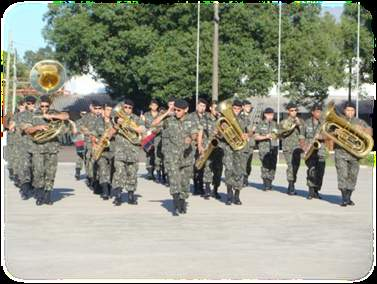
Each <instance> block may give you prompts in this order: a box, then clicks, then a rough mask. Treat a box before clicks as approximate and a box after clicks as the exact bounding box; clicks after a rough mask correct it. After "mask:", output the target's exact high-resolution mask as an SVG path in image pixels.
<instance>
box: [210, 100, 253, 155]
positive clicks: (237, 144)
mask: <svg viewBox="0 0 377 284" xmlns="http://www.w3.org/2000/svg"><path fill="white" fill-rule="evenodd" d="M218 107H219V112H220V113H221V114H222V117H220V118H219V119H218V120H217V122H216V128H217V130H218V132H219V133H220V134H222V136H223V137H224V139H225V140H226V142H228V144H229V145H230V147H232V149H233V150H235V151H237V150H240V149H242V148H244V147H245V146H246V144H247V140H246V139H244V138H243V131H242V129H241V127H240V125H239V123H238V121H237V119H236V117H235V116H234V113H233V110H232V104H231V102H230V101H229V100H225V101H222V102H221V103H220V104H219V106H218Z"/></svg>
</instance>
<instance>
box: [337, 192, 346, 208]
mask: <svg viewBox="0 0 377 284" xmlns="http://www.w3.org/2000/svg"><path fill="white" fill-rule="evenodd" d="M340 191H341V192H342V202H341V203H340V204H339V205H340V206H343V207H345V206H347V204H348V202H347V201H348V200H347V192H346V190H345V189H343V188H341V189H340Z"/></svg>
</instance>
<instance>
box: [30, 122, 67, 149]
mask: <svg viewBox="0 0 377 284" xmlns="http://www.w3.org/2000/svg"><path fill="white" fill-rule="evenodd" d="M65 127H66V122H65V121H64V120H52V121H50V122H49V123H48V128H47V130H38V131H36V132H34V133H32V134H30V137H31V140H33V141H34V142H35V143H38V144H43V143H46V142H48V141H51V140H52V139H54V138H55V137H57V136H58V135H59V134H61V133H62V132H63V131H64V130H65Z"/></svg>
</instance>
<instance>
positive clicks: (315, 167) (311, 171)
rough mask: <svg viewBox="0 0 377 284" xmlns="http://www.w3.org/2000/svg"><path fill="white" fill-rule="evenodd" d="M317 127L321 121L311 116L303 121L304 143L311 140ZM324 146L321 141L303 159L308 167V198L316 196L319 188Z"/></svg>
mask: <svg viewBox="0 0 377 284" xmlns="http://www.w3.org/2000/svg"><path fill="white" fill-rule="evenodd" d="M319 127H321V123H320V122H317V121H316V120H315V119H313V118H309V119H307V120H306V121H305V127H304V136H305V144H307V145H309V144H310V143H311V142H312V141H313V138H314V136H315V134H316V133H318V132H319ZM325 148H326V147H325V144H324V143H323V141H321V147H320V148H319V149H318V150H317V151H314V152H313V154H312V155H311V156H310V158H309V159H307V160H306V161H305V163H306V165H307V167H308V170H307V178H306V181H307V185H308V187H309V196H310V198H311V197H312V196H315V197H318V191H319V190H321V186H322V180H323V176H324V174H325V167H326V151H325Z"/></svg>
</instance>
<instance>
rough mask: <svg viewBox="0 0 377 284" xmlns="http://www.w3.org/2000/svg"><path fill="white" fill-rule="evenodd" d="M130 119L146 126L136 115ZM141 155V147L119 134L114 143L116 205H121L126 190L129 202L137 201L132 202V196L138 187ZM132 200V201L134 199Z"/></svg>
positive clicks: (132, 115)
mask: <svg viewBox="0 0 377 284" xmlns="http://www.w3.org/2000/svg"><path fill="white" fill-rule="evenodd" d="M130 118H131V119H132V120H133V121H135V122H136V123H137V124H138V125H144V122H143V121H142V120H141V119H140V118H139V117H138V116H137V115H135V114H131V116H130ZM139 154H140V145H134V144H132V143H131V142H130V141H128V139H126V138H125V137H123V136H122V135H121V134H119V133H117V134H116V135H115V141H114V168H115V172H114V176H113V180H112V185H113V188H114V190H115V193H114V195H115V197H116V199H115V201H114V202H115V204H117V203H118V204H117V205H120V204H119V201H120V198H121V192H122V189H125V190H126V191H128V193H129V202H130V201H134V202H135V203H134V204H136V200H130V196H132V198H133V192H134V191H136V187H137V172H138V169H139V164H138V162H139ZM132 198H131V199H132Z"/></svg>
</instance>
